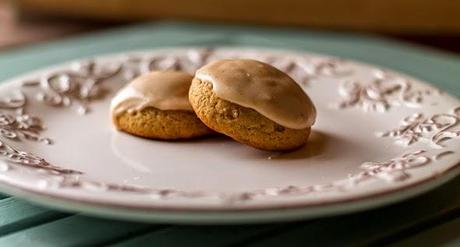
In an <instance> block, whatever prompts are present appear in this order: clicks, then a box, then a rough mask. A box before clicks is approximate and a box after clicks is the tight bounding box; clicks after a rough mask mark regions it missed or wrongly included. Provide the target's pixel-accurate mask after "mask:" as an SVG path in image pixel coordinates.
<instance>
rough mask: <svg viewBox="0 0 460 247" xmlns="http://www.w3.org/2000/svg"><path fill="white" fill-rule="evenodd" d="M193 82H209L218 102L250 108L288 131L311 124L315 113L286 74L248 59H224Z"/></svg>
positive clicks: (213, 64) (198, 75) (203, 68)
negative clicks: (228, 102) (223, 101)
mask: <svg viewBox="0 0 460 247" xmlns="http://www.w3.org/2000/svg"><path fill="white" fill-rule="evenodd" d="M195 78H196V79H198V80H200V81H206V82H210V83H212V85H213V91H214V93H215V94H216V95H217V96H218V97H219V98H221V99H224V100H227V101H230V102H232V103H235V104H238V105H241V106H244V107H247V108H251V109H253V110H255V111H257V112H258V113H260V114H262V115H263V116H265V117H267V118H268V119H270V120H272V121H274V122H276V123H278V124H280V125H282V126H285V127H288V128H291V129H304V128H307V127H311V126H312V125H313V124H314V123H315V119H316V109H315V106H314V105H313V103H312V101H311V100H310V98H309V97H308V95H307V94H306V93H305V92H304V91H303V89H302V88H301V87H300V86H299V85H298V84H297V83H296V82H295V81H294V80H293V79H292V78H291V77H289V76H288V75H287V74H285V73H284V72H282V71H280V70H278V69H276V68H275V67H273V66H271V65H269V64H266V63H262V62H259V61H256V60H251V59H224V60H218V61H214V62H211V63H209V64H207V65H205V66H203V67H202V68H200V69H199V70H198V71H197V72H196V74H195Z"/></svg>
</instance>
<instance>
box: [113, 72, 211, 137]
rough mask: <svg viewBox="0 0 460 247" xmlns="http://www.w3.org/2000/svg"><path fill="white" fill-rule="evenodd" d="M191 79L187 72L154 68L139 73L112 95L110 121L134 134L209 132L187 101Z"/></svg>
mask: <svg viewBox="0 0 460 247" xmlns="http://www.w3.org/2000/svg"><path fill="white" fill-rule="evenodd" d="M191 81H192V76H191V75H190V74H188V73H185V72H180V71H154V72H150V73H148V74H145V75H141V76H139V77H138V78H136V79H134V80H133V81H131V82H130V83H129V84H128V85H126V86H125V87H124V88H123V89H121V90H120V91H119V92H118V93H117V95H116V96H115V97H114V98H113V100H112V103H111V115H112V120H113V123H114V125H115V126H116V128H117V129H119V130H121V131H125V132H127V133H130V134H133V135H136V136H141V137H146V138H154V139H165V140H174V139H182V138H192V137H199V136H203V135H206V134H209V133H211V132H212V131H211V130H210V129H209V128H207V127H206V125H204V124H203V123H202V122H201V121H200V120H199V119H198V118H197V117H196V115H195V113H194V112H193V110H192V107H191V106H190V103H189V101H188V91H189V88H190V83H191Z"/></svg>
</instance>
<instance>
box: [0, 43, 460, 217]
mask: <svg viewBox="0 0 460 247" xmlns="http://www.w3.org/2000/svg"><path fill="white" fill-rule="evenodd" d="M229 57H245V58H254V59H259V60H263V61H266V62H268V63H272V64H273V65H275V66H277V67H278V68H280V69H282V70H284V71H286V72H287V73H289V74H290V75H291V76H292V77H293V78H294V79H296V80H297V81H298V82H299V83H300V84H301V85H302V86H303V88H304V90H305V91H306V92H308V94H309V95H310V96H311V98H312V100H313V101H314V102H315V104H316V107H317V110H318V118H317V123H316V124H315V125H314V129H313V133H312V136H311V138H310V140H309V142H308V145H306V146H305V147H304V148H301V149H299V150H296V151H293V152H290V153H270V152H263V151H259V150H256V149H253V148H251V147H248V146H245V145H241V144H239V143H236V142H234V141H232V140H230V139H228V138H225V137H212V138H206V139H199V140H193V141H181V142H162V141H154V140H147V139H141V138H138V137H134V136H130V135H127V134H124V133H120V132H117V131H115V130H114V129H113V128H112V126H111V122H110V118H109V103H110V99H111V97H112V96H113V95H114V93H115V92H116V91H117V90H118V89H119V88H121V87H122V86H123V84H125V83H126V82H127V81H128V80H129V79H130V78H133V77H134V76H136V75H139V74H141V73H145V72H146V71H149V70H151V69H154V68H156V69H171V68H175V69H183V70H187V71H190V72H191V73H193V71H194V70H195V69H196V68H198V67H200V66H201V65H203V64H204V63H206V62H208V61H211V60H214V59H218V58H229ZM0 95H1V98H0V99H2V102H1V103H0V108H1V109H0V110H1V115H0V140H1V142H2V146H1V147H0V156H1V158H2V162H1V163H0V184H1V188H2V190H3V191H4V192H7V193H11V194H13V195H17V196H22V197H24V198H26V199H29V200H32V201H35V202H38V203H41V204H46V205H49V206H52V207H57V208H61V209H66V210H72V211H80V212H84V213H88V214H97V215H103V216H110V217H117V218H126V219H133V220H142V221H157V222H158V221H161V222H181V223H236V222H262V221H279V220H290V219H300V218H311V217H320V216H324V215H332V214H340V213H345V212H351V211H356V210H362V209H367V208H372V207H376V206H381V205H385V204H388V203H391V202H395V201H398V200H402V199H405V198H408V197H411V196H414V195H416V194H419V193H421V192H424V191H426V190H428V189H431V188H433V187H435V186H437V185H440V184H441V183H443V182H445V181H447V180H448V179H451V178H453V177H454V176H455V175H456V174H457V173H458V171H459V169H456V168H457V166H459V161H460V153H459V152H458V150H460V142H459V139H457V138H458V137H459V136H460V126H459V125H460V124H459V118H460V102H459V101H458V100H457V99H455V98H453V97H451V96H449V95H447V94H445V93H442V92H441V91H439V90H438V89H435V88H433V87H432V86H429V85H428V84H425V83H422V82H420V81H419V80H417V79H414V78H409V77H407V76H404V75H401V74H398V73H396V72H392V71H388V70H384V69H380V68H376V67H374V66H369V65H364V64H360V63H356V62H352V61H347V60H340V59H336V58H331V57H325V56H319V55H312V54H305V53H298V52H295V53H294V52H281V51H268V50H257V49H225V48H218V49H212V50H211V49H198V48H181V49H177V48H175V49H165V50H151V51H142V52H128V53H124V54H115V55H107V56H103V57H96V58H93V59H89V60H85V61H75V62H72V63H69V64H63V65H59V66H56V67H53V68H49V69H45V70H42V71H38V72H34V73H31V74H29V75H26V76H23V77H21V78H17V79H13V80H11V81H9V82H6V83H3V84H2V85H1V87H0Z"/></svg>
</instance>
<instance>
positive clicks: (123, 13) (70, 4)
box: [0, 0, 460, 51]
mask: <svg viewBox="0 0 460 247" xmlns="http://www.w3.org/2000/svg"><path fill="white" fill-rule="evenodd" d="M162 19H168V20H170V19H174V20H195V21H196V20H198V21H207V22H219V23H237V24H256V25H257V24H263V25H271V26H296V27H306V28H310V29H325V30H336V31H337V30H339V31H344V30H346V31H360V32H376V33H382V34H385V35H391V36H393V37H397V38H402V39H406V40H411V41H416V42H419V43H425V44H429V45H432V44H434V45H439V46H441V47H443V48H446V49H451V50H456V51H457V49H458V50H459V51H460V47H459V45H458V43H460V39H459V38H458V37H460V1H458V0H327V1H321V0H304V1H302V0H200V1H197V0H10V1H8V0H0V37H2V36H5V34H6V33H7V32H6V31H5V30H7V31H8V33H9V34H7V35H6V36H8V37H3V38H0V46H1V45H2V44H3V45H4V46H5V44H7V43H8V44H9V45H11V44H18V43H21V42H28V40H34V39H35V40H41V39H45V37H54V36H61V35H66V34H69V33H75V32H82V31H87V30H95V29H100V28H104V27H107V26H117V25H122V24H125V23H132V22H138V21H146V20H162ZM11 33H14V34H15V35H16V37H13V36H12V35H11ZM21 35H22V36H21ZM2 39H3V42H2ZM6 39H8V40H7V41H5V40H6Z"/></svg>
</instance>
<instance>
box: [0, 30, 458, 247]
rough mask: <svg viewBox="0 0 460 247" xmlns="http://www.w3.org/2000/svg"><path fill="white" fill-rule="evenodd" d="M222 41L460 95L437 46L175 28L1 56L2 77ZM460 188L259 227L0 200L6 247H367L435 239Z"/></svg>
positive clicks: (452, 69)
mask: <svg viewBox="0 0 460 247" xmlns="http://www.w3.org/2000/svg"><path fill="white" fill-rule="evenodd" d="M216 45H224V46H249V47H270V48H276V49H297V50H303V51H310V52H319V53H325V54H330V55H336V56H341V57H346V58H352V59H356V60H359V61H364V62H369V63H374V64H377V65H381V66H385V67H388V68H392V69H396V70H399V71H402V72H405V73H407V74H409V75H412V76H415V77H419V78H421V79H424V80H427V81H430V82H432V83H433V84H435V85H436V86H438V87H440V88H442V89H444V90H447V91H449V92H450V93H451V94H453V95H456V96H460V58H459V57H458V56H454V55H450V54H446V53H442V52H438V51H435V50H429V49H424V48H420V47H414V46H410V45H406V44H401V43H398V42H394V41H391V40H385V39H381V38H379V37H374V36H363V35H352V34H343V33H328V32H311V31H304V30H299V29H270V28H260V27H238V26H216V25H203V24H190V23H173V22H161V23H151V24H143V25H137V26H131V27H127V28H124V29H117V30H110V31H106V32H102V33H95V34H90V35H86V36H83V37H78V38H70V39H66V40H63V41H58V42H52V43H47V44H42V45H37V46H31V47H27V48H22V49H17V50H11V51H8V52H3V53H0V81H3V80H6V79H8V78H11V77H13V76H17V75H20V74H21V73H24V72H28V71H30V70H35V69H39V68H42V67H44V66H48V65H52V64H57V63H61V62H64V61H68V60H71V59H77V58H82V57H88V56H94V55H98V54H103V53H112V52H122V51H126V50H139V49H151V48H157V47H164V46H216ZM459 186H460V178H456V179H455V180H454V181H452V182H450V183H449V184H446V185H445V186H442V187H441V188H439V189H436V190H435V191H432V192H430V193H427V194H425V195H422V196H419V197H417V198H415V199H411V200H409V201H406V202H403V203H400V204H397V205H393V206H389V207H385V208H382V209H376V210H371V211H368V212H362V213H358V214H352V215H347V216H339V217H332V218H326V219H317V220H311V221H304V222H296V223H284V224H269V225H251V226H247V225H241V226H172V225H156V224H139V223H133V222H123V221H115V220H108V219H97V218H92V217H88V216H82V215H75V214H68V213H63V212H57V211H54V210H49V209H46V208H42V207H39V206H35V205H33V204H29V203H27V202H25V201H23V200H19V199H16V198H11V197H8V196H7V195H1V194H0V246H88V245H90V246H97V245H113V246H279V245H283V246H305V245H307V244H309V245H311V244H314V245H337V244H340V245H341V246H359V245H367V244H386V243H391V242H394V241H398V240H400V239H407V238H408V239H409V240H406V241H410V237H411V236H413V235H415V234H422V233H423V232H427V231H428V233H429V230H430V229H432V228H433V227H434V228H433V229H436V226H437V225H442V224H443V223H444V222H454V221H455V220H456V219H458V217H459V215H460V190H459V189H458V188H459ZM455 222H456V221H455ZM443 229H444V228H443ZM453 239H455V238H453ZM408 243H411V242H408Z"/></svg>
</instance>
